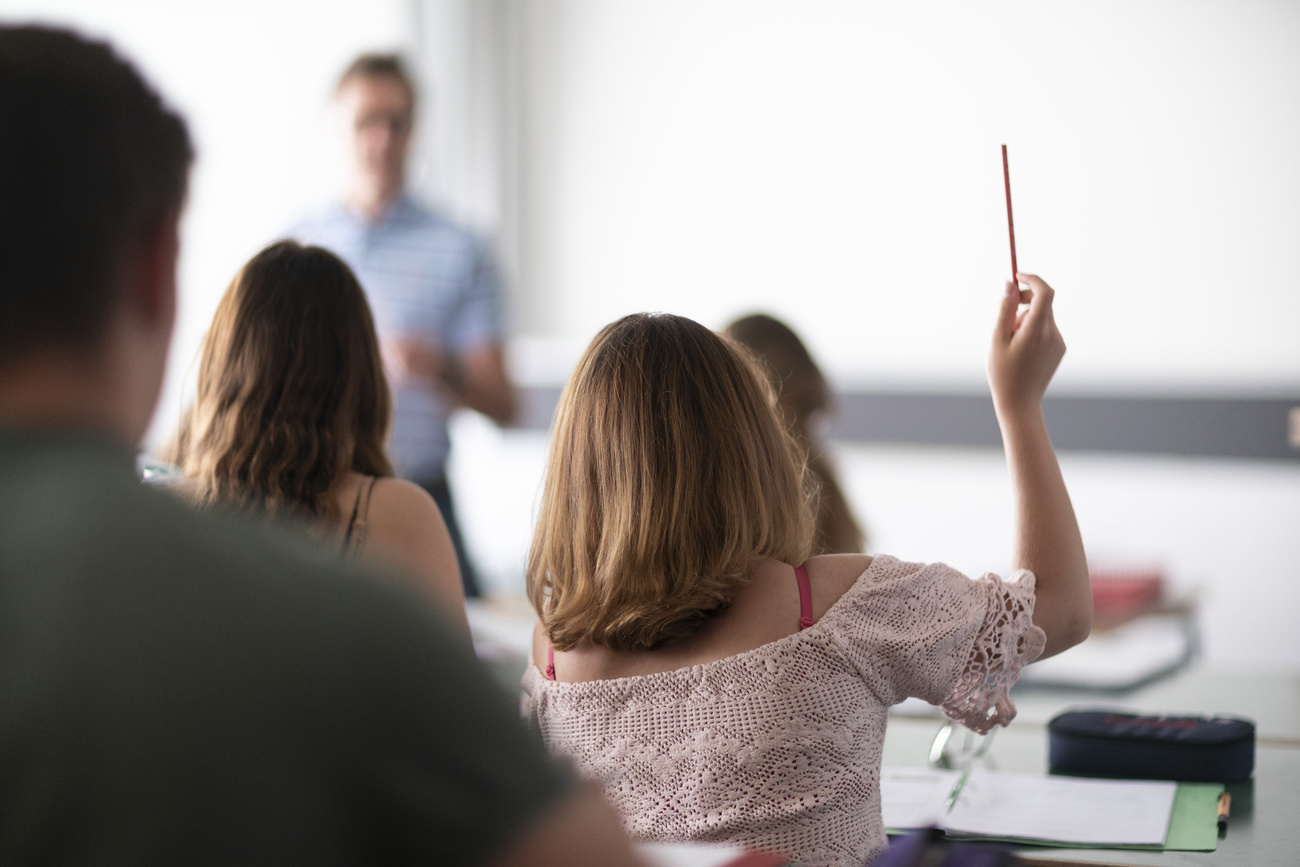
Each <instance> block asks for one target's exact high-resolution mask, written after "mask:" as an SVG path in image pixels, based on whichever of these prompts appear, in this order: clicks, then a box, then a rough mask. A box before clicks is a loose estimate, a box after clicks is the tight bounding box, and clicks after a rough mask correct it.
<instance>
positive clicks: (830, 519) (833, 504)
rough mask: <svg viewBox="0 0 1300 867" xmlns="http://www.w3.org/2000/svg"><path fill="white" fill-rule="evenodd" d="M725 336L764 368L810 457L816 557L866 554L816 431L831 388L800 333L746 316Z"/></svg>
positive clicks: (859, 528)
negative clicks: (814, 492)
mask: <svg viewBox="0 0 1300 867" xmlns="http://www.w3.org/2000/svg"><path fill="white" fill-rule="evenodd" d="M725 333H726V335H727V336H728V337H730V338H731V339H732V340H735V341H736V342H737V343H739V344H740V345H741V346H743V347H745V348H746V349H747V350H749V351H750V352H751V353H753V354H754V355H755V356H756V357H757V358H758V360H759V362H760V363H761V364H762V365H763V368H764V370H766V371H767V375H768V378H769V380H770V381H771V383H772V388H773V389H774V390H775V391H776V395H777V402H778V404H779V405H780V408H781V415H782V418H783V419H784V421H785V423H786V425H787V426H788V427H789V429H790V433H791V434H792V435H793V436H794V437H795V438H796V439H797V440H799V443H800V445H801V446H802V448H803V449H804V451H805V452H806V453H807V455H808V471H809V473H811V474H812V476H813V477H814V478H815V479H816V480H817V486H818V488H819V492H818V498H817V532H816V536H815V539H814V542H813V553H815V554H844V553H858V552H861V551H862V550H863V548H864V547H865V545H866V534H865V533H864V532H863V531H862V526H861V525H860V524H859V523H858V522H857V520H856V519H855V518H854V517H853V510H852V509H851V508H850V506H849V502H848V498H846V497H845V496H844V491H843V490H842V489H841V488H840V485H839V482H838V481H837V480H836V478H835V471H834V469H833V468H832V466H831V464H830V461H829V460H828V459H827V456H826V454H825V449H824V448H823V447H822V444H821V443H820V442H819V441H818V438H817V436H816V432H815V431H814V429H813V428H814V424H813V419H814V417H815V416H816V415H817V414H818V413H825V412H829V411H830V409H831V390H830V387H829V386H828V385H827V383H826V377H825V376H823V375H822V372H821V368H819V367H818V366H817V362H815V361H813V357H812V355H811V354H810V353H809V352H808V348H807V347H806V346H804V343H803V341H802V340H800V339H799V335H797V334H795V333H794V330H793V329H791V328H790V326H788V325H786V324H785V323H784V322H782V321H781V320H779V319H776V318H774V317H772V316H769V315H767V314H766V313H754V314H751V315H749V316H742V317H741V318H739V319H737V320H736V321H735V322H732V323H731V324H730V325H728V326H727V328H726V332H725Z"/></svg>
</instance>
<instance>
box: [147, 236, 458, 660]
mask: <svg viewBox="0 0 1300 867" xmlns="http://www.w3.org/2000/svg"><path fill="white" fill-rule="evenodd" d="M391 421H392V398H391V396H390V394H389V391H388V382H387V380H386V379H385V377H384V366H383V361H382V360H381V358H380V355H379V340H378V338H377V337H376V336H375V326H374V320H373V319H372V318H371V315H370V305H369V304H367V303H366V296H365V293H364V292H363V291H362V289H361V285H360V284H359V283H358V282H357V279H356V277H355V276H353V274H352V270H351V269H350V268H348V266H347V265H346V264H345V263H344V262H343V261H342V260H341V259H339V258H338V257H337V256H335V255H334V254H333V253H330V252H329V251H327V250H323V249H321V248H320V247H304V246H302V245H300V244H297V243H295V242H293V241H281V242H280V243H277V244H273V245H271V246H270V247H267V248H266V249H265V250H263V251H262V252H260V253H258V254H257V255H256V256H254V257H253V258H252V260H250V261H249V262H248V264H247V265H245V266H244V267H243V268H242V269H240V272H239V274H238V275H237V276H236V277H235V280H234V282H232V283H231V284H230V288H229V289H227V290H226V294H225V296H224V297H223V298H222V299H221V303H220V304H219V305H218V306H217V312H216V315H215V316H214V317H213V320H212V326H211V328H209V329H208V333H207V336H206V337H205V338H204V341H203V350H202V355H201V359H200V362H199V376H198V390H197V396H196V399H195V403H194V406H193V407H192V408H191V409H190V410H189V412H187V413H186V415H185V418H184V419H183V421H182V423H181V428H180V432H179V434H178V436H177V443H176V455H175V456H174V458H173V459H174V460H175V461H176V462H177V463H179V464H180V465H181V468H182V469H183V470H184V472H185V475H186V478H185V480H184V481H182V482H181V483H180V484H179V485H178V487H179V488H180V489H181V490H182V491H183V492H184V493H186V494H188V495H189V496H191V497H193V498H194V499H196V500H198V501H199V502H201V503H203V504H205V505H206V504H210V505H223V504H224V505H229V506H245V507H247V506H251V507H253V508H256V509H260V510H264V511H266V512H268V513H270V514H272V515H276V514H278V515H282V516H283V515H288V516H294V517H302V518H306V519H308V521H309V523H308V526H309V527H311V528H312V529H313V530H314V531H315V534H316V535H317V536H320V537H322V540H323V541H324V542H325V543H326V544H327V545H328V546H330V547H331V548H332V549H333V550H335V551H338V552H339V553H340V554H341V555H342V556H343V557H345V558H347V559H351V558H353V557H357V556H363V557H365V558H366V559H370V560H377V561H379V562H381V563H384V564H387V565H390V566H392V567H395V568H396V569H397V570H398V571H400V572H402V573H403V574H405V575H408V576H409V577H411V578H412V579H414V582H415V585H416V586H417V587H418V588H419V589H420V590H421V591H423V592H425V593H427V594H428V595H429V596H430V597H431V598H432V599H433V600H434V601H435V602H436V603H437V604H438V606H439V607H440V608H441V610H442V612H443V614H444V616H446V617H447V618H448V619H449V620H450V621H451V622H452V623H454V624H455V626H456V628H457V630H458V631H460V632H461V634H462V635H463V636H464V637H465V639H466V640H467V641H468V640H469V624H468V622H467V621H466V617H465V595H464V591H463V590H462V589H461V581H460V570H459V569H458V568H457V565H456V551H455V548H454V547H453V546H452V542H451V537H450V536H449V535H448V534H447V527H446V525H445V524H444V523H443V520H442V516H441V515H440V514H439V512H438V507H437V506H436V505H435V504H434V502H433V498H432V497H430V496H429V494H428V493H426V492H425V491H424V489H422V488H420V487H419V486H418V485H415V484H413V483H411V482H406V481H402V480H401V479H395V478H393V468H392V465H391V464H390V463H389V460H388V455H387V454H386V453H385V450H384V445H385V442H386V441H387V438H388V430H389V427H390V425H391Z"/></svg>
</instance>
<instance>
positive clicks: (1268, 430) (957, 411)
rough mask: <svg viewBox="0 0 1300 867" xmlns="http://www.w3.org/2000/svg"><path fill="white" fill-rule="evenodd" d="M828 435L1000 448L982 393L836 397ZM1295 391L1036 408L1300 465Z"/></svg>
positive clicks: (1103, 442) (1090, 432)
mask: <svg viewBox="0 0 1300 867" xmlns="http://www.w3.org/2000/svg"><path fill="white" fill-rule="evenodd" d="M559 396H560V389H558V388H528V389H523V390H522V391H521V393H520V410H521V411H520V419H519V426H520V427H524V428H530V429H542V430H545V429H546V428H548V427H549V426H550V423H551V416H552V414H553V413H554V411H555V404H556V402H557V400H558V399H559ZM837 401H838V409H837V413H836V416H835V418H834V420H833V422H832V425H831V434H830V435H831V437H832V438H833V439H837V440H846V441H857V442H879V443H900V444H920V445H942V446H991V447H996V446H999V445H1001V438H1000V437H999V435H998V425H997V419H996V418H995V417H994V415H993V405H992V403H991V402H990V400H989V398H988V397H987V396H985V395H971V394H921V393H902V392H900V393H892V392H891V393H884V392H849V393H844V394H840V395H838V396H837ZM1297 406H1300V396H1297V397H1296V398H1294V399H1282V398H1253V397H1243V398H1196V397H1080V396H1062V397H1051V396H1049V397H1048V398H1047V399H1046V400H1045V401H1044V403H1043V414H1044V415H1045V416H1046V417H1047V425H1048V428H1049V429H1050V430H1051V432H1052V440H1053V442H1055V443H1056V446H1057V448H1060V449H1066V450H1076V451H1102V452H1130V453H1139V454H1174V455H1190V456H1199V457H1215V458H1251V459H1263V460H1283V461H1296V462H1300V449H1297V448H1293V447H1292V446H1291V445H1290V444H1289V442H1288V437H1287V423H1288V422H1287V419H1288V414H1289V413H1290V411H1291V410H1292V408H1293V407H1297Z"/></svg>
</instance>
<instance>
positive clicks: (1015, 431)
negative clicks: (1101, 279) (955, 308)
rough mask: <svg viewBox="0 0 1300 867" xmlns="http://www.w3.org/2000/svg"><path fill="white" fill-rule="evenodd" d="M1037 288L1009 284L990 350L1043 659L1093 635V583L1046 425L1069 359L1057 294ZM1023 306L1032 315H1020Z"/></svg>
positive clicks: (1029, 279) (1024, 277) (1033, 280)
mask: <svg viewBox="0 0 1300 867" xmlns="http://www.w3.org/2000/svg"><path fill="white" fill-rule="evenodd" d="M1017 276H1018V277H1019V278H1020V280H1021V281H1022V282H1024V283H1025V284H1027V285H1028V286H1029V288H1028V289H1025V290H1021V289H1020V288H1018V287H1017V286H1016V285H1015V284H1013V283H1008V284H1007V291H1006V294H1005V295H1004V296H1003V299H1002V308H1001V310H1000V311H999V313H998V322H997V328H996V330H995V331H994V335H993V348H992V351H991V352H990V353H989V365H988V376H989V386H990V388H991V389H992V392H993V406H994V409H995V410H996V412H997V416H998V426H999V427H1000V428H1001V429H1002V443H1003V446H1004V448H1005V449H1006V455H1007V464H1008V466H1009V467H1010V470H1011V480H1012V484H1013V485H1014V487H1015V498H1016V510H1017V520H1016V526H1017V534H1016V550H1015V557H1014V559H1013V562H1012V568H1013V569H1029V570H1030V571H1032V572H1033V573H1034V575H1035V576H1036V578H1037V585H1036V586H1037V590H1036V592H1035V603H1034V624H1035V625H1036V626H1038V627H1040V628H1041V629H1042V630H1043V631H1044V632H1045V633H1047V646H1046V647H1045V648H1044V650H1043V653H1042V656H1040V657H1039V658H1040V659H1044V658H1046V657H1049V656H1052V655H1054V654H1057V653H1060V652H1061V651H1062V650H1065V649H1067V648H1069V647H1073V646H1074V645H1076V644H1078V643H1079V642H1080V641H1083V640H1084V639H1085V638H1087V637H1088V633H1089V631H1091V629H1092V586H1091V584H1090V583H1089V581H1088V561H1087V559H1086V557H1085V556H1084V552H1083V539H1082V538H1081V537H1080V535H1079V524H1078V521H1076V520H1075V517H1074V508H1073V507H1072V506H1071V505H1070V495H1069V493H1068V492H1067V491H1066V489H1065V480H1064V479H1063V478H1062V477H1061V468H1060V466H1059V465H1058V464H1057V462H1056V452H1055V451H1054V450H1053V448H1052V440H1051V438H1050V437H1049V436H1048V434H1047V424H1046V422H1045V421H1044V420H1043V393H1044V392H1045V391H1046V390H1047V384H1048V383H1049V382H1050V381H1051V379H1052V374H1053V373H1055V371H1056V367H1057V365H1058V364H1060V362H1061V357H1062V356H1063V355H1065V341H1064V340H1062V338H1061V333H1060V331H1058V330H1057V328H1056V320H1055V319H1054V318H1053V316H1052V297H1053V295H1054V292H1053V290H1052V287H1051V286H1048V285H1047V284H1046V283H1044V282H1043V281H1042V280H1041V279H1039V278H1038V277H1036V276H1034V275H1032V274H1020V275H1017ZM1021 304H1028V305H1029V307H1028V309H1027V310H1026V311H1024V312H1023V313H1022V312H1018V311H1019V307H1020V305H1021Z"/></svg>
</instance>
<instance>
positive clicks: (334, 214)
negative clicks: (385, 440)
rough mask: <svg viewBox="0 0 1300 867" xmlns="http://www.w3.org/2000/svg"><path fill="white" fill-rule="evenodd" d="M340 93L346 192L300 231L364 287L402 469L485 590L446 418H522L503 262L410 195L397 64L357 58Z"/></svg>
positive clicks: (409, 98) (407, 94)
mask: <svg viewBox="0 0 1300 867" xmlns="http://www.w3.org/2000/svg"><path fill="white" fill-rule="evenodd" d="M335 101H336V103H337V104H338V107H339V109H340V111H341V114H342V117H343V120H344V124H345V130H346V132H345V135H346V137H347V141H348V144H349V149H348V150H349V156H350V160H349V181H348V186H347V191H346V195H345V198H344V200H343V201H342V202H340V203H338V204H336V205H334V206H332V207H331V208H329V209H328V210H326V211H325V212H323V213H321V214H319V215H318V216H316V217H314V218H312V219H309V220H306V221H304V222H302V223H300V224H299V225H298V226H296V227H295V229H294V231H293V232H292V234H293V235H294V236H295V237H296V238H298V239H299V240H301V241H304V242H306V243H310V244H317V245H319V246H322V247H326V248H328V249H330V250H332V251H334V252H335V253H337V254H338V255H339V256H340V257H341V258H342V259H344V260H345V261H346V262H347V263H348V264H349V265H350V266H351V267H352V269H353V270H354V271H355V272H356V274H357V277H358V278H359V279H360V281H361V285H362V286H363V287H364V288H365V290H366V294H367V296H369V299H370V304H371V307H372V308H373V310H374V314H375V324H376V326H377V328H378V331H379V337H380V341H381V343H382V347H383V352H384V359H385V363H386V365H387V366H388V368H389V376H390V381H391V382H392V386H393V397H394V412H393V433H392V444H391V446H390V452H391V458H392V461H393V466H394V469H395V470H396V472H397V474H398V475H399V476H401V477H402V478H406V479H409V480H411V481H413V482H415V483H417V484H419V485H420V486H421V487H423V488H424V489H425V490H427V491H428V492H429V493H430V494H431V495H432V496H433V499H434V500H435V501H436V502H437V504H438V508H439V509H441V510H442V516H443V519H444V520H445V521H446V523H447V529H448V530H449V531H450V533H451V538H452V542H453V544H454V545H455V548H456V555H457V558H458V559H459V560H460V573H461V576H462V578H463V580H464V583H465V595H466V596H478V595H479V592H480V591H479V586H478V582H477V580H476V578H475V574H474V570H473V568H472V566H471V564H470V563H469V562H468V560H467V558H466V553H465V545H464V541H463V539H462V537H461V533H460V528H459V526H458V523H457V521H456V511H455V508H454V506H453V504H452V497H451V492H450V490H449V489H448V486H447V475H446V470H447V455H448V451H449V449H450V445H451V443H450V439H449V437H448V433H447V421H448V418H449V417H450V415H451V413H452V411H453V410H455V409H457V408H458V407H462V406H466V407H469V408H470V409H474V410H477V411H479V412H481V413H483V414H484V415H486V416H488V417H489V418H491V419H493V420H494V421H496V422H497V423H499V424H504V423H507V422H509V421H510V420H511V418H512V417H513V415H514V411H515V398H514V389H513V387H512V386H511V384H510V381H509V379H508V378H507V375H506V370H505V362H504V354H503V352H502V334H501V319H502V311H501V297H500V290H499V286H498V275H497V270H496V267H495V265H494V263H493V262H492V260H491V258H490V256H489V255H488V252H487V250H486V249H485V248H484V246H483V244H482V242H480V241H479V240H478V239H477V238H475V237H474V235H473V234H471V233H470V232H469V231H468V230H466V229H465V228H463V227H461V226H458V225H456V224H455V223H453V222H451V221H450V220H448V219H447V218H445V217H444V216H442V215H440V214H437V213H435V212H433V211H432V210H430V209H428V208H427V207H425V206H423V205H422V204H420V203H419V202H417V201H416V200H415V199H414V198H413V197H412V196H411V194H410V193H408V192H407V191H406V155H407V150H408V148H409V145H410V142H411V132H412V128H413V124H414V119H415V101H416V100H415V88H414V86H413V85H412V82H411V78H410V76H409V75H408V74H407V72H406V69H405V67H404V66H403V64H402V62H401V60H400V59H399V58H398V57H397V56H396V55H386V54H366V55H363V56H361V57H359V58H357V59H356V60H355V61H353V62H352V64H351V65H350V66H348V68H347V69H346V70H345V71H344V73H343V75H342V76H341V77H340V78H339V83H338V86H337V88H336V89H335Z"/></svg>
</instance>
